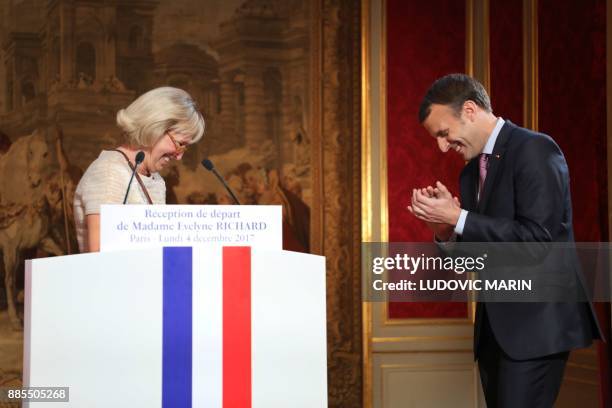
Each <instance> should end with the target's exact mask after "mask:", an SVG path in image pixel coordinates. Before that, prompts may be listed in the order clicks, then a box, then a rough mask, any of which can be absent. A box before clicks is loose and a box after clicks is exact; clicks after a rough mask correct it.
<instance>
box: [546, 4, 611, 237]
mask: <svg viewBox="0 0 612 408" xmlns="http://www.w3.org/2000/svg"><path fill="white" fill-rule="evenodd" d="M605 5H606V2H605V0H580V1H577V0H574V1H559V0H540V1H539V13H538V14H539V21H538V27H539V40H540V43H539V72H540V75H539V83H540V88H539V93H540V100H539V103H540V109H539V130H540V131H541V132H543V133H546V134H549V135H550V136H551V137H553V138H554V139H555V141H557V143H558V144H559V146H561V149H562V150H563V153H564V154H565V156H566V159H567V163H568V165H569V169H570V176H571V189H572V202H573V208H574V232H575V234H576V241H601V240H602V238H603V240H604V241H607V195H608V193H607V188H606V187H607V169H606V8H605Z"/></svg>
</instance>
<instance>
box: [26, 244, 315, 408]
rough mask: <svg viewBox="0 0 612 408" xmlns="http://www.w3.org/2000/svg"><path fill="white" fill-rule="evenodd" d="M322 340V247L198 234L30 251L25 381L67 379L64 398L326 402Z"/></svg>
mask: <svg viewBox="0 0 612 408" xmlns="http://www.w3.org/2000/svg"><path fill="white" fill-rule="evenodd" d="M326 348H327V346H326V305H325V258H323V257H320V256H315V255H308V254H301V253H295V252H288V251H281V250H271V249H258V248H252V247H240V246H236V247H221V246H193V247H163V248H150V249H137V250H128V251H111V252H100V253H88V254H80V255H70V256H63V257H55V258H44V259H35V260H31V261H27V262H26V304H25V333H24V387H69V402H57V403H54V406H56V407H79V408H80V407H88V408H90V407H105V408H107V407H143V408H144V407H147V408H149V407H163V408H187V407H202V408H217V407H218V408H221V407H236V408H242V407H245V408H247V407H261V408H273V407H279V408H280V407H283V408H286V407H305V408H314V407H326V406H327V375H326V373H327V352H326ZM24 406H26V407H27V406H28V404H27V403H24ZM32 406H37V405H36V403H34V404H32Z"/></svg>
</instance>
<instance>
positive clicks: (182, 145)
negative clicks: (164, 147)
mask: <svg viewBox="0 0 612 408" xmlns="http://www.w3.org/2000/svg"><path fill="white" fill-rule="evenodd" d="M166 134H167V135H168V137H169V138H170V140H172V143H174V148H175V149H176V154H183V153H185V150H187V148H188V147H189V143H179V142H177V141H176V139H175V138H174V136H172V133H170V132H166Z"/></svg>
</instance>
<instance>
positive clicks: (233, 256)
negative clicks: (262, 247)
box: [223, 247, 251, 408]
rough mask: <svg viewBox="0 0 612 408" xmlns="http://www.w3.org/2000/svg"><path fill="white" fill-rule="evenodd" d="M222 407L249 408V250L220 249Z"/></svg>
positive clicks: (237, 248) (246, 248) (238, 248)
mask: <svg viewBox="0 0 612 408" xmlns="http://www.w3.org/2000/svg"><path fill="white" fill-rule="evenodd" d="M223 408H251V248H250V247H224V248H223Z"/></svg>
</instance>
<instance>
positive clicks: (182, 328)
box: [162, 247, 192, 408]
mask: <svg viewBox="0 0 612 408" xmlns="http://www.w3.org/2000/svg"><path fill="white" fill-rule="evenodd" d="M163 258H164V279H163V281H164V282H163V283H164V289H163V291H164V293H163V302H164V303H163V319H164V320H163V338H162V408H191V361H192V360H191V329H192V328H191V314H192V307H191V297H192V278H191V276H192V274H191V269H192V263H191V260H192V252H191V248H190V247H178V248H164V256H163Z"/></svg>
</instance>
